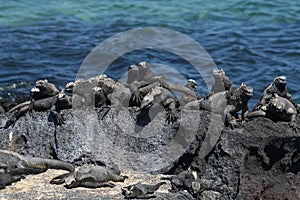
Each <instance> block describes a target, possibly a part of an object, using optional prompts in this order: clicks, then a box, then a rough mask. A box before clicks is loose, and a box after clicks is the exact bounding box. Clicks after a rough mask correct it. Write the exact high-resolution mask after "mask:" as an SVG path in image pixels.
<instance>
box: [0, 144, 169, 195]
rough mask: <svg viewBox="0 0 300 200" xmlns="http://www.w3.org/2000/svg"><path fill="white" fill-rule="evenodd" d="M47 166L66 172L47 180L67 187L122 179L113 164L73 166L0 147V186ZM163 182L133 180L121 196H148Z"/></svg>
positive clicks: (108, 184)
mask: <svg viewBox="0 0 300 200" xmlns="http://www.w3.org/2000/svg"><path fill="white" fill-rule="evenodd" d="M47 169H61V170H66V171H68V173H66V174H62V175H59V176H57V177H55V178H53V179H52V180H51V181H50V183H51V184H64V186H65V187H66V188H68V189H70V188H75V187H86V188H99V187H115V184H114V183H113V182H124V180H125V179H126V178H128V177H127V176H122V175H121V172H120V170H119V168H118V166H117V165H114V166H112V167H109V166H100V165H93V164H90V165H86V166H81V167H79V168H75V167H74V165H72V164H70V163H67V162H64V161H60V160H54V159H46V158H38V157H30V156H23V155H21V154H18V153H16V152H13V151H9V150H2V149H0V189H4V188H5V187H6V186H7V185H11V184H12V183H14V182H17V181H19V180H21V179H22V178H24V176H25V175H29V174H39V173H43V172H45V171H46V170H47ZM162 184H165V182H159V183H158V184H155V185H148V184H142V183H137V184H134V185H129V186H126V187H123V188H122V193H123V195H124V196H125V198H127V199H130V198H152V197H155V195H154V192H155V190H157V189H158V188H159V187H160V186H161V185H162Z"/></svg>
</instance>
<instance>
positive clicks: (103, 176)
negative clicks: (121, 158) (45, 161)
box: [50, 165, 128, 189]
mask: <svg viewBox="0 0 300 200" xmlns="http://www.w3.org/2000/svg"><path fill="white" fill-rule="evenodd" d="M120 174H121V172H120V170H119V168H118V166H113V167H112V168H107V167H104V166H97V165H88V166H83V167H80V168H79V169H78V170H76V171H74V172H70V173H67V174H63V175H60V176H57V177H55V178H53V179H52V180H51V181H50V183H51V184H62V183H65V187H66V188H69V189H70V188H75V187H87V188H98V187H114V186H115V185H114V184H113V183H112V182H111V181H114V182H123V181H124V180H125V179H126V178H128V177H127V176H121V175H120Z"/></svg>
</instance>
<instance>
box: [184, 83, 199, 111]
mask: <svg viewBox="0 0 300 200" xmlns="http://www.w3.org/2000/svg"><path fill="white" fill-rule="evenodd" d="M197 86H198V85H197V82H196V81H195V80H194V79H188V81H187V83H186V85H185V87H186V88H188V89H190V90H191V91H193V92H194V93H195V95H196V97H195V96H191V95H189V94H186V93H182V94H181V97H180V100H179V104H180V106H184V105H186V104H187V103H189V102H191V101H195V100H199V99H201V96H200V95H198V94H196V90H197Z"/></svg>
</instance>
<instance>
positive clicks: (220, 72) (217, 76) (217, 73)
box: [212, 69, 225, 80]
mask: <svg viewBox="0 0 300 200" xmlns="http://www.w3.org/2000/svg"><path fill="white" fill-rule="evenodd" d="M212 75H213V77H214V79H215V80H219V79H221V78H222V77H224V76H225V72H224V70H223V69H214V70H213V72H212Z"/></svg>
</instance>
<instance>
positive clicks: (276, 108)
mask: <svg viewBox="0 0 300 200" xmlns="http://www.w3.org/2000/svg"><path fill="white" fill-rule="evenodd" d="M246 117H247V118H254V117H267V118H269V119H271V120H273V121H275V122H277V121H285V122H290V126H291V127H292V128H293V129H294V130H296V128H297V125H296V118H297V109H296V108H295V106H294V105H293V104H292V102H290V101H289V100H288V99H286V98H284V97H280V96H278V95H277V94H276V93H275V94H274V96H273V97H272V98H271V99H270V100H269V102H268V104H267V105H265V106H262V107H260V109H259V110H256V111H253V112H251V113H249V114H247V116H246Z"/></svg>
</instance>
